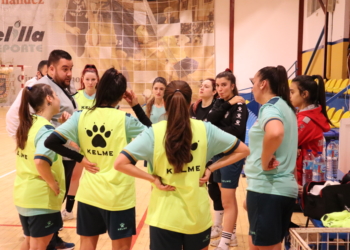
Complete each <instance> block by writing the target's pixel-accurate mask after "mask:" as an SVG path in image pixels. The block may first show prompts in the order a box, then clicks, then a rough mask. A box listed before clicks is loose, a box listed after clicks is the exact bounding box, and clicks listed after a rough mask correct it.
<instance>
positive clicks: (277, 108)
mask: <svg viewBox="0 0 350 250" xmlns="http://www.w3.org/2000/svg"><path fill="white" fill-rule="evenodd" d="M252 83H253V94H254V98H255V100H256V101H257V102H258V103H260V104H261V105H263V106H262V107H261V108H260V111H259V115H258V119H257V121H256V123H255V124H254V125H253V126H252V128H251V129H250V131H249V148H250V155H249V156H248V158H247V161H246V165H245V174H246V176H247V183H248V187H247V191H248V192H247V211H248V219H249V225H250V229H249V235H250V249H257V246H265V247H266V246H269V248H267V249H280V248H281V242H282V240H283V238H284V236H285V234H286V233H287V230H288V227H289V223H290V219H291V216H292V213H293V208H294V204H295V199H296V198H297V195H298V186H297V183H296V180H295V177H294V170H295V164H296V157H297V148H298V129H297V128H298V127H297V120H296V115H295V113H294V107H293V106H292V104H291V102H290V97H289V87H288V79H287V72H286V70H285V68H284V67H283V66H278V67H265V68H262V69H261V70H259V71H258V72H257V73H256V74H255V76H254V78H253V80H252Z"/></svg>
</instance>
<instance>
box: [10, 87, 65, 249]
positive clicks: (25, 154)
mask: <svg viewBox="0 0 350 250" xmlns="http://www.w3.org/2000/svg"><path fill="white" fill-rule="evenodd" d="M29 105H30V106H31V107H32V108H33V109H34V114H33V113H32V112H31V111H30V107H29ZM59 112H60V100H59V98H58V96H57V95H56V93H55V92H54V91H53V90H52V88H51V87H50V86H49V85H47V84H36V85H34V86H32V87H31V86H28V87H25V88H24V89H23V91H22V99H21V105H20V107H19V112H18V115H19V126H18V129H17V133H16V142H17V149H16V150H17V157H16V170H17V171H16V179H15V184H14V203H15V205H16V208H17V211H18V213H19V217H20V221H21V224H22V228H23V231H24V235H25V236H26V237H25V240H24V241H23V243H22V247H21V249H39V250H45V249H46V247H47V246H48V245H49V242H50V240H51V238H52V236H53V234H54V233H55V232H57V231H58V230H59V229H60V228H61V227H62V218H61V213H60V209H61V205H62V201H63V197H64V194H65V178H64V168H63V163H62V158H61V157H60V156H57V155H56V154H55V152H53V151H51V150H49V149H47V148H46V147H45V146H44V141H45V139H46V138H47V137H48V136H49V135H50V134H51V132H52V131H53V130H54V127H53V125H52V124H51V123H50V120H51V119H52V117H53V116H54V115H56V114H58V113H59ZM68 117H69V115H68V116H66V115H63V116H61V118H60V122H64V121H65V118H68Z"/></svg>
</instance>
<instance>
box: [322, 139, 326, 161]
mask: <svg viewBox="0 0 350 250" xmlns="http://www.w3.org/2000/svg"><path fill="white" fill-rule="evenodd" d="M326 146H327V143H326V138H324V136H323V149H322V153H323V155H324V157H325V159H326Z"/></svg>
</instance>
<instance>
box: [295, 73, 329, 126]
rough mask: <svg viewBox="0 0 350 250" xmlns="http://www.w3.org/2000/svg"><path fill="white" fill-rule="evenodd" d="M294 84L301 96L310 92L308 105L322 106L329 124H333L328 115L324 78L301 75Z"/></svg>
mask: <svg viewBox="0 0 350 250" xmlns="http://www.w3.org/2000/svg"><path fill="white" fill-rule="evenodd" d="M292 82H294V83H295V84H296V85H297V87H298V90H299V93H300V94H302V92H303V91H308V92H309V98H308V99H307V100H306V102H307V104H309V105H310V104H314V105H316V106H318V105H321V108H322V114H323V115H324V116H325V117H326V118H327V121H328V123H330V124H332V122H331V121H330V120H329V117H328V115H327V110H326V90H325V84H324V81H323V78H322V76H320V75H313V76H307V75H301V76H297V77H295V78H294V79H293V80H292Z"/></svg>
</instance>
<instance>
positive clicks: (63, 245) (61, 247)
mask: <svg viewBox="0 0 350 250" xmlns="http://www.w3.org/2000/svg"><path fill="white" fill-rule="evenodd" d="M55 247H56V250H72V249H74V247H75V244H74V243H68V242H64V241H63V240H62V238H61V237H59V236H58V235H57V243H56V246H55Z"/></svg>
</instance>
